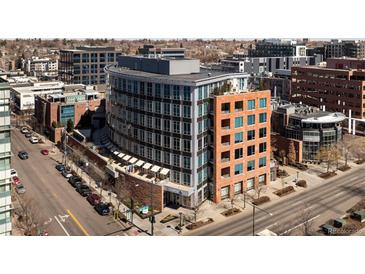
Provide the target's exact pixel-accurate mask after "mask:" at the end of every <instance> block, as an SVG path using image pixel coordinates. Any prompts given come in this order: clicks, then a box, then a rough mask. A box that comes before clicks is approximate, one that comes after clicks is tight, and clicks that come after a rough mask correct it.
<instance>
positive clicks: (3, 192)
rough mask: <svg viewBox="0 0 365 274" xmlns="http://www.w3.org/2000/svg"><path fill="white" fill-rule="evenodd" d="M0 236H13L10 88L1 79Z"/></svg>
mask: <svg viewBox="0 0 365 274" xmlns="http://www.w3.org/2000/svg"><path fill="white" fill-rule="evenodd" d="M0 99H1V104H0V114H1V115H0V117H1V118H0V153H1V160H0V236H2V235H5V236H7V235H11V231H12V225H11V223H12V213H11V212H12V206H11V178H10V176H11V175H10V161H11V160H10V158H11V148H10V86H9V84H8V83H7V81H6V80H4V79H3V78H1V77H0Z"/></svg>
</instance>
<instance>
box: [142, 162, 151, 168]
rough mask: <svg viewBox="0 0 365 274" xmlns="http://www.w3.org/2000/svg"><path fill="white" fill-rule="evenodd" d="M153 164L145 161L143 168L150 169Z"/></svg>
mask: <svg viewBox="0 0 365 274" xmlns="http://www.w3.org/2000/svg"><path fill="white" fill-rule="evenodd" d="M151 166H152V164H150V163H145V164H144V166H143V168H144V169H150V167H151Z"/></svg>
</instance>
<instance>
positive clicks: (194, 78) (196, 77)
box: [106, 65, 248, 83]
mask: <svg viewBox="0 0 365 274" xmlns="http://www.w3.org/2000/svg"><path fill="white" fill-rule="evenodd" d="M106 69H107V70H109V71H110V72H114V73H120V74H123V75H126V76H131V77H143V78H150V79H153V80H162V81H166V80H170V81H171V80H172V81H188V82H192V83H195V82H199V81H207V80H214V79H219V78H230V77H233V76H247V75H248V74H247V73H229V72H226V71H218V70H208V69H202V68H201V69H200V72H198V73H191V74H179V75H165V74H157V73H150V72H145V71H140V70H131V69H127V68H122V67H119V66H117V65H110V66H108V67H107V68H106Z"/></svg>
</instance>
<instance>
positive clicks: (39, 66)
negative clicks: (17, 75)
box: [22, 56, 58, 79]
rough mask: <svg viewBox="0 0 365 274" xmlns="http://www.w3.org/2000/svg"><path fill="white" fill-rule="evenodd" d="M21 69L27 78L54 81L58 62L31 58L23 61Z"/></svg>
mask: <svg viewBox="0 0 365 274" xmlns="http://www.w3.org/2000/svg"><path fill="white" fill-rule="evenodd" d="M22 69H23V70H24V71H25V72H26V74H27V75H29V76H36V77H39V78H40V79H55V78H56V77H57V76H58V61H57V60H52V59H50V58H39V57H34V56H33V57H31V58H27V59H24V60H23V62H22Z"/></svg>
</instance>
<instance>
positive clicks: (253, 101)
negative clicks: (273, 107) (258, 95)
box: [247, 100, 255, 110]
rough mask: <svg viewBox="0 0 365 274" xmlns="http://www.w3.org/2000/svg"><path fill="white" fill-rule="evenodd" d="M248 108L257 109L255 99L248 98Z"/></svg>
mask: <svg viewBox="0 0 365 274" xmlns="http://www.w3.org/2000/svg"><path fill="white" fill-rule="evenodd" d="M247 109H248V110H253V109H255V100H248V102H247Z"/></svg>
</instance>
